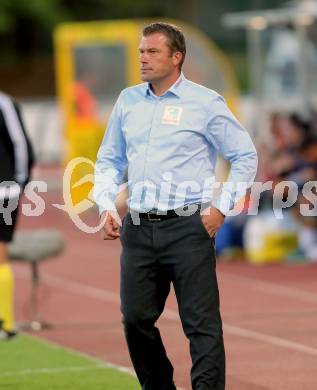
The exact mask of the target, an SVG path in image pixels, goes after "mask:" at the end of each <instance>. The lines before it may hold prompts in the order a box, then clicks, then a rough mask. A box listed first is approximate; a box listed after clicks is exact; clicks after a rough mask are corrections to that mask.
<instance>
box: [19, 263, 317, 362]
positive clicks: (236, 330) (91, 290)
mask: <svg viewBox="0 0 317 390" xmlns="http://www.w3.org/2000/svg"><path fill="white" fill-rule="evenodd" d="M20 271H21V270H19V272H17V275H18V276H23V277H25V276H26V273H24V272H20ZM44 279H45V281H46V282H47V283H49V284H51V285H54V286H56V287H57V286H58V287H59V288H63V289H64V290H66V291H71V292H73V293H75V294H79V295H83V296H86V297H90V298H94V299H100V300H102V301H108V302H109V301H110V302H115V303H117V302H119V297H118V294H115V293H112V292H110V291H106V290H101V289H98V288H95V287H91V286H88V285H85V284H83V283H79V282H73V281H70V280H68V279H64V278H60V277H56V276H50V275H44ZM294 290H296V289H294ZM162 317H164V318H166V319H170V320H178V319H179V315H178V313H177V311H175V310H171V309H165V310H164V312H163V315H162ZM223 327H224V330H225V331H226V332H228V333H230V334H232V335H235V336H239V337H244V338H248V339H253V340H255V341H259V342H264V343H266V344H270V345H274V346H279V347H282V348H288V349H292V350H294V351H297V352H302V353H306V354H309V355H314V356H317V349H315V348H311V347H308V346H306V345H304V344H300V343H296V342H293V341H289V340H287V339H282V338H279V337H275V336H270V335H266V334H264V333H260V332H255V331H252V330H248V329H245V328H240V327H237V326H233V325H230V324H227V323H224V325H223Z"/></svg>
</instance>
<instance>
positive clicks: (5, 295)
mask: <svg viewBox="0 0 317 390" xmlns="http://www.w3.org/2000/svg"><path fill="white" fill-rule="evenodd" d="M13 293H14V279H13V273H12V269H11V266H10V264H8V263H5V264H0V319H1V320H3V329H4V330H6V331H12V330H13V329H14V308H13V305H14V302H13V300H14V297H13Z"/></svg>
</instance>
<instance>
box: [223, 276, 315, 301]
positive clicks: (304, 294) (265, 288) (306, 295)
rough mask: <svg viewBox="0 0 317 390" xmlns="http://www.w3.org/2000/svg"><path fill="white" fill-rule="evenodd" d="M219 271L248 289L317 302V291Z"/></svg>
mask: <svg viewBox="0 0 317 390" xmlns="http://www.w3.org/2000/svg"><path fill="white" fill-rule="evenodd" d="M218 273H219V275H223V276H224V277H226V278H230V279H231V280H233V281H234V282H237V283H238V284H239V285H241V286H243V287H245V288H246V289H252V290H256V291H260V292H264V293H266V294H270V295H275V296H282V297H287V298H292V299H296V300H299V301H304V302H309V303H317V293H313V292H308V291H303V290H300V289H299V288H295V287H286V286H280V285H278V284H277V283H272V282H262V281H260V280H256V279H253V278H251V277H248V276H240V275H234V274H231V273H229V272H226V271H218Z"/></svg>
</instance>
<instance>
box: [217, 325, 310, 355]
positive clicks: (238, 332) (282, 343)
mask: <svg viewBox="0 0 317 390" xmlns="http://www.w3.org/2000/svg"><path fill="white" fill-rule="evenodd" d="M224 331H225V332H228V333H230V334H232V335H235V336H240V337H245V338H248V339H252V340H255V341H262V342H264V343H267V344H272V345H275V346H277V347H282V348H288V349H292V350H293V351H297V352H303V353H306V354H308V355H313V356H317V349H316V348H312V347H308V346H306V345H304V344H300V343H296V342H294V341H289V340H286V339H282V338H280V337H275V336H270V335H267V334H264V333H259V332H254V331H253V330H248V329H244V328H240V327H238V326H233V325H228V324H224Z"/></svg>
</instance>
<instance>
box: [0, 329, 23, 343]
mask: <svg viewBox="0 0 317 390" xmlns="http://www.w3.org/2000/svg"><path fill="white" fill-rule="evenodd" d="M18 334H19V333H18V332H12V331H11V332H8V331H5V330H3V329H1V330H0V341H11V340H14V339H16V338H17V337H18Z"/></svg>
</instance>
